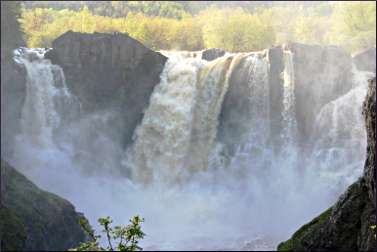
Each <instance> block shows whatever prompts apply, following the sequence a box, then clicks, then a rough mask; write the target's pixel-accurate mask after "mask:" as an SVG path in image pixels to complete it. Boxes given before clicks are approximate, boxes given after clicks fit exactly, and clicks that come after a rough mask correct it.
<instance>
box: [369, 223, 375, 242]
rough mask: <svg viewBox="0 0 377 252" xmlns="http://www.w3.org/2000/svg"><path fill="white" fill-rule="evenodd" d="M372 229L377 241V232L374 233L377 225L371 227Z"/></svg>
mask: <svg viewBox="0 0 377 252" xmlns="http://www.w3.org/2000/svg"><path fill="white" fill-rule="evenodd" d="M370 229H372V230H373V232H374V239H376V231H374V230H375V229H376V225H372V226H370Z"/></svg>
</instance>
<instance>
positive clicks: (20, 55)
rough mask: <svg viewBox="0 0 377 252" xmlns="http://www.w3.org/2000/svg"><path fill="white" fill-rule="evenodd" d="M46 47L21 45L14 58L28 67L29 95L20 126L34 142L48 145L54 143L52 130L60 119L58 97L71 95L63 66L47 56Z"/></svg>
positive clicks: (68, 97)
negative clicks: (57, 107) (55, 63)
mask: <svg viewBox="0 0 377 252" xmlns="http://www.w3.org/2000/svg"><path fill="white" fill-rule="evenodd" d="M45 52H46V50H45V49H42V48H38V49H27V48H20V49H18V50H16V51H15V60H16V62H18V63H19V64H22V65H23V66H24V67H25V68H26V72H27V82H26V88H27V91H26V97H25V103H24V106H23V110H22V116H21V119H22V120H21V127H22V131H23V132H24V133H25V136H29V137H30V138H29V139H28V140H29V141H31V142H32V144H33V145H40V146H41V147H42V148H48V147H50V146H51V145H53V130H55V129H56V128H57V127H58V126H59V124H60V121H61V118H60V116H59V114H58V112H57V109H56V105H57V103H58V102H59V101H58V100H68V99H70V93H69V92H68V89H67V87H66V84H65V78H64V74H63V70H62V69H61V68H60V67H59V66H57V65H52V64H51V63H50V62H49V61H48V60H45V59H44V58H43V57H44V53H45Z"/></svg>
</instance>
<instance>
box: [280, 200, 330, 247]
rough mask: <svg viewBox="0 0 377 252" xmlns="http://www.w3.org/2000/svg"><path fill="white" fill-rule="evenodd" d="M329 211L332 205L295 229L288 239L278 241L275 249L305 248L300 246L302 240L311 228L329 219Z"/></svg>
mask: <svg viewBox="0 0 377 252" xmlns="http://www.w3.org/2000/svg"><path fill="white" fill-rule="evenodd" d="M331 211H332V207H330V208H329V209H327V210H326V211H325V212H323V213H322V214H321V215H319V216H318V217H316V218H314V219H313V220H312V221H311V222H309V223H308V224H305V225H304V226H302V227H301V228H300V229H299V230H298V231H296V233H294V234H293V235H292V237H291V238H290V239H289V240H287V241H285V242H282V243H280V244H279V245H278V248H277V250H278V251H291V250H293V249H295V250H305V248H304V247H303V246H302V242H303V240H305V238H306V236H307V235H308V234H310V233H311V231H312V230H316V229H319V227H320V226H321V225H323V224H324V223H325V222H326V221H327V220H328V219H329V217H330V214H331Z"/></svg>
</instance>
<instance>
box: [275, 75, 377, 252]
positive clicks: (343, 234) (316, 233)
mask: <svg viewBox="0 0 377 252" xmlns="http://www.w3.org/2000/svg"><path fill="white" fill-rule="evenodd" d="M363 114H364V117H365V122H366V128H367V135H368V147H367V159H366V162H365V167H364V175H363V176H362V177H361V178H360V179H359V180H358V181H357V182H355V183H354V184H352V185H351V186H350V187H349V188H348V189H347V191H346V192H345V193H344V194H343V195H342V196H341V197H340V198H339V200H338V201H337V202H336V203H335V205H334V206H332V207H331V208H329V209H328V210H326V211H325V212H324V213H322V214H321V215H320V216H318V217H317V218H315V219H313V220H312V221H311V222H310V223H308V224H306V225H304V226H303V227H301V228H300V229H299V230H298V231H297V232H296V233H294V234H293V236H292V237H291V239H289V240H287V241H285V242H282V243H281V244H280V245H279V246H278V250H281V251H284V250H285V251H286V250H373V251H375V250H376V238H375V236H374V235H375V234H376V232H375V231H373V230H372V229H371V226H372V225H376V215H375V214H376V213H375V211H376V187H375V185H376V177H375V174H376V167H375V166H376V163H375V162H376V159H375V155H376V79H373V80H371V81H370V83H369V89H368V94H367V97H366V99H365V102H364V110H363Z"/></svg>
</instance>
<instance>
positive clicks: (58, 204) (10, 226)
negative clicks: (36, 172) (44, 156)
mask: <svg viewBox="0 0 377 252" xmlns="http://www.w3.org/2000/svg"><path fill="white" fill-rule="evenodd" d="M1 175H2V176H3V181H4V187H3V189H4V191H3V198H2V204H3V205H2V206H1V210H0V217H1V218H0V231H1V232H0V234H1V237H0V238H1V239H2V246H3V248H4V250H8V249H9V250H12V249H14V250H37V249H40V250H49V249H51V248H54V249H56V250H65V249H67V248H69V247H71V246H72V245H70V244H77V243H78V241H83V240H84V238H85V233H84V231H83V230H82V229H81V227H80V225H78V224H77V222H78V220H79V219H80V217H81V215H79V214H77V213H76V212H75V211H74V208H73V206H72V205H71V204H70V203H69V202H68V201H66V200H64V199H62V198H60V197H58V196H57V195H55V194H52V193H49V192H46V191H43V190H41V189H39V188H38V187H37V186H36V185H35V184H33V183H32V182H31V181H30V180H28V179H27V178H26V177H25V176H24V175H22V174H21V173H19V172H18V171H17V170H15V169H14V168H13V167H11V166H10V165H9V164H8V163H6V162H5V161H3V160H1ZM57 213H58V214H57ZM62 237H64V238H62Z"/></svg>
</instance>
